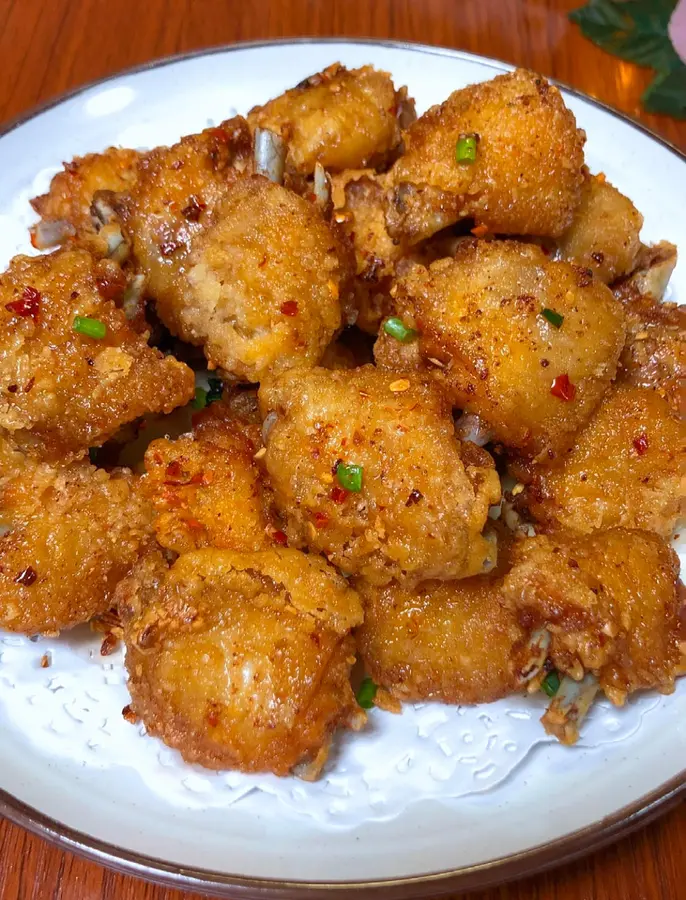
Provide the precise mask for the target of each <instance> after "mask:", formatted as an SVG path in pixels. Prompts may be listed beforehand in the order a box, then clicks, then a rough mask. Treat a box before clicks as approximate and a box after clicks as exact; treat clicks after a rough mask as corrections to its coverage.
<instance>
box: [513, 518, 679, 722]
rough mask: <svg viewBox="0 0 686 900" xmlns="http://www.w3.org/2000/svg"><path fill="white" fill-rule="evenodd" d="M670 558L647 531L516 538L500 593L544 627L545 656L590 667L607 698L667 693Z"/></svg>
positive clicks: (672, 591)
mask: <svg viewBox="0 0 686 900" xmlns="http://www.w3.org/2000/svg"><path fill="white" fill-rule="evenodd" d="M678 583H679V559H678V557H677V555H676V553H674V551H673V550H671V549H670V548H669V547H668V546H667V544H666V543H665V542H664V540H663V539H662V538H660V537H658V536H657V535H655V534H650V533H649V532H646V531H631V530H628V529H624V528H613V529H610V530H608V531H596V532H594V533H593V534H590V535H580V534H579V535H573V534H567V533H563V532H560V533H558V534H554V535H551V536H550V537H546V536H540V535H539V536H537V537H535V538H530V539H527V540H524V541H521V542H519V543H517V544H516V545H515V547H514V549H513V565H512V569H511V571H510V573H509V574H508V575H507V576H506V577H505V581H504V584H503V594H504V596H505V598H506V600H507V601H508V602H509V603H511V604H512V605H513V607H514V608H515V609H516V610H517V612H518V616H519V621H520V624H521V625H522V626H523V627H525V628H527V629H531V630H534V629H538V628H545V629H547V631H548V633H549V635H550V648H549V657H550V659H551V660H552V662H553V664H554V666H555V667H556V668H557V669H558V670H559V671H561V672H564V673H567V674H569V675H571V676H572V677H573V678H574V679H575V680H578V679H580V678H581V677H582V676H583V674H584V672H587V671H588V672H592V673H594V674H595V675H596V676H597V677H598V680H599V682H600V686H601V688H602V689H603V690H604V691H605V693H606V694H607V696H608V698H609V699H610V700H611V701H612V702H613V703H615V704H617V705H621V704H622V703H623V702H624V700H625V699H626V696H627V694H629V693H631V692H632V691H636V690H639V689H641V688H646V689H647V688H655V689H657V690H658V691H660V692H661V693H665V694H668V693H671V691H673V690H674V678H675V675H676V667H677V664H678V662H679V646H678V635H679V601H678V590H677V588H678Z"/></svg>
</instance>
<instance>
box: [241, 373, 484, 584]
mask: <svg viewBox="0 0 686 900" xmlns="http://www.w3.org/2000/svg"><path fill="white" fill-rule="evenodd" d="M259 401H260V408H261V410H262V413H263V415H264V416H265V417H266V418H265V430H266V431H267V437H266V445H267V453H266V456H265V457H264V462H265V464H266V467H267V471H268V472H269V475H270V478H271V481H272V485H273V488H274V495H275V502H276V505H277V508H278V509H279V511H280V512H281V514H282V515H283V516H284V517H285V519H286V522H287V525H286V527H285V531H286V533H287V535H288V538H289V541H290V542H291V543H292V544H293V545H295V546H298V547H303V546H306V547H308V548H309V549H310V550H312V551H315V552H319V553H323V554H324V555H325V556H326V557H327V558H328V559H329V561H330V562H333V563H334V565H336V566H338V567H339V568H340V569H341V570H342V571H344V572H353V573H356V574H359V575H362V576H364V577H365V578H366V579H368V580H369V581H370V583H374V584H385V583H386V582H388V581H390V580H391V579H392V578H398V579H407V580H408V581H418V580H420V579H422V578H431V577H433V578H456V577H464V576H467V575H472V574H475V573H476V572H482V571H484V566H485V565H486V564H490V563H492V558H493V549H494V548H493V546H492V543H491V542H490V541H489V540H487V539H486V538H484V537H483V536H482V534H481V532H482V530H483V528H484V525H485V523H486V519H487V514H488V507H489V505H491V504H493V503H496V502H497V501H498V499H499V496H500V483H499V480H498V476H497V474H496V472H495V469H494V467H493V460H492V459H491V458H490V456H489V455H488V454H487V453H486V452H485V451H482V450H480V449H479V448H477V447H474V445H468V444H460V442H459V441H457V439H456V438H455V434H454V427H453V421H452V416H451V414H450V408H449V406H448V405H447V403H446V401H445V400H444V398H443V397H442V395H441V394H440V392H439V391H438V390H437V389H436V388H435V387H434V386H432V385H430V384H426V383H424V382H423V381H422V380H421V379H419V378H417V377H416V376H413V375H412V376H409V377H407V378H398V377H397V376H396V375H394V374H391V373H386V372H381V371H379V370H378V369H375V368H374V367H373V366H365V367H363V368H361V369H356V370H354V371H349V370H339V371H328V370H326V369H311V370H301V371H296V370H294V371H292V372H288V373H285V374H284V375H282V376H280V377H279V378H278V379H275V380H273V381H271V382H269V383H265V384H263V385H262V386H261V388H260V391H259ZM339 462H340V463H343V464H346V465H350V464H354V465H358V466H362V467H363V473H362V487H361V491H360V492H359V493H354V492H347V491H344V490H342V488H341V484H340V482H339V480H338V477H337V475H336V474H335V469H336V467H337V464H338V463H339Z"/></svg>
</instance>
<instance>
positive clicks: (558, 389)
mask: <svg viewBox="0 0 686 900" xmlns="http://www.w3.org/2000/svg"><path fill="white" fill-rule="evenodd" d="M550 393H551V394H552V395H553V397H558V398H559V399H560V400H566V401H569V400H573V399H574V397H575V396H576V385H574V384H572V382H571V381H570V380H569V375H567V374H564V375H558V376H557V378H556V379H555V380H554V381H553V384H552V386H551V388H550Z"/></svg>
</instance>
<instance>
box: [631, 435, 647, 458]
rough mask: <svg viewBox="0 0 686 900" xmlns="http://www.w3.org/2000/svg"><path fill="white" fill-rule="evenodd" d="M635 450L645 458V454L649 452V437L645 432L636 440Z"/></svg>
mask: <svg viewBox="0 0 686 900" xmlns="http://www.w3.org/2000/svg"><path fill="white" fill-rule="evenodd" d="M634 450H635V451H636V453H638V455H639V456H643V454H644V453H645V452H646V451H647V450H648V435H647V434H646V433H645V431H644V432H643V433H642V434H639V436H638V437H635V438H634Z"/></svg>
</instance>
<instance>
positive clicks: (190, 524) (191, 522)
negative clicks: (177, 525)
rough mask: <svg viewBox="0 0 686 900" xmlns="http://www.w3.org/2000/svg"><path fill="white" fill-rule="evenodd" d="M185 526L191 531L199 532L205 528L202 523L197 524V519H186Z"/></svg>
mask: <svg viewBox="0 0 686 900" xmlns="http://www.w3.org/2000/svg"><path fill="white" fill-rule="evenodd" d="M186 525H188V527H189V528H190V529H191V530H192V531H199V530H200V529H201V528H204V527H205V526H204V525H203V524H202V522H198V520H197V519H186Z"/></svg>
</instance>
